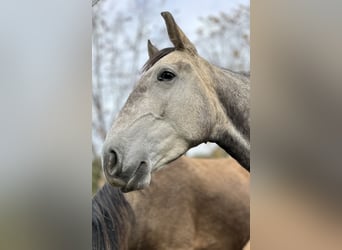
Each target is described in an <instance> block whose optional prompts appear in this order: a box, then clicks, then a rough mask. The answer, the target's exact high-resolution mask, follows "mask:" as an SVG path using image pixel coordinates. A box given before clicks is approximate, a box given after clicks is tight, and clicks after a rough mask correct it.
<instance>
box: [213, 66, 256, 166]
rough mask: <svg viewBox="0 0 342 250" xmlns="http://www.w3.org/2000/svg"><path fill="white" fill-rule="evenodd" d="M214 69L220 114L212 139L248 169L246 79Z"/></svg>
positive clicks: (247, 100)
mask: <svg viewBox="0 0 342 250" xmlns="http://www.w3.org/2000/svg"><path fill="white" fill-rule="evenodd" d="M215 71H216V72H215V76H216V77H215V78H214V86H215V91H216V93H217V96H218V99H219V102H220V106H221V107H222V110H223V111H222V112H223V116H224V119H222V120H223V121H222V123H221V124H218V129H217V131H218V132H217V135H216V142H217V144H219V145H220V146H221V147H222V148H223V149H224V150H225V151H226V152H227V153H229V154H230V155H231V156H232V157H233V158H235V160H237V161H238V162H239V163H240V164H241V165H242V166H243V167H244V168H246V169H247V170H248V171H249V168H250V163H249V160H250V156H249V154H250V133H249V121H250V116H249V95H250V94H249V93H250V84H249V78H247V77H246V76H244V75H241V74H239V73H235V72H231V71H227V70H223V69H220V68H215Z"/></svg>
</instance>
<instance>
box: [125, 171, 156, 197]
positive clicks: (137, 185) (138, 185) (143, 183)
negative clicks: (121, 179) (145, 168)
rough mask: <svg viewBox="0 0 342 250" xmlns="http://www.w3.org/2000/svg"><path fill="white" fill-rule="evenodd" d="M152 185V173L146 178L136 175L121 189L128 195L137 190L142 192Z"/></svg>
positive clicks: (146, 175)
mask: <svg viewBox="0 0 342 250" xmlns="http://www.w3.org/2000/svg"><path fill="white" fill-rule="evenodd" d="M150 183H151V173H146V174H145V175H144V176H141V175H140V176H139V175H135V176H133V177H132V178H131V179H130V180H129V181H128V183H127V185H125V186H124V187H121V191H122V192H124V193H128V192H131V191H135V190H140V189H144V188H146V187H148V186H149V185H150Z"/></svg>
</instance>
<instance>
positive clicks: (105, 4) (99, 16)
mask: <svg viewBox="0 0 342 250" xmlns="http://www.w3.org/2000/svg"><path fill="white" fill-rule="evenodd" d="M165 10H167V11H170V12H171V13H172V14H173V16H174V18H175V20H176V22H177V23H178V25H179V26H180V27H181V28H182V29H183V31H184V32H185V34H186V35H187V36H188V37H189V39H190V40H191V41H192V42H193V43H194V44H195V46H196V48H197V49H198V52H199V54H200V55H201V56H203V57H204V58H206V59H207V60H208V61H209V62H211V63H213V64H215V65H218V66H221V67H224V68H229V69H232V70H235V71H249V70H250V8H249V1H248V0H247V1H246V0H234V1H204V0H200V1H196V4H194V3H193V2H191V1H179V0H176V1H170V0H169V1H167V0H154V1H147V0H128V1H114V0H100V1H99V2H98V3H97V4H96V5H95V6H94V8H93V19H92V25H93V35H92V64H93V72H92V73H93V74H92V82H93V87H92V91H93V92H92V100H93V102H92V152H93V164H92V165H93V192H94V191H96V190H97V188H98V187H99V186H101V185H102V184H103V176H102V170H101V159H100V156H101V148H102V144H103V141H104V139H105V136H106V133H107V131H108V129H109V128H110V126H111V123H112V121H113V119H115V117H116V115H117V114H118V112H119V110H120V109H121V108H122V106H123V104H124V103H125V101H126V99H127V97H128V95H129V93H130V92H131V91H132V89H133V86H134V84H135V83H136V81H137V80H138V79H139V75H140V70H141V68H142V66H143V65H144V63H145V62H146V61H147V59H148V54H147V39H150V40H151V41H152V43H153V44H154V45H155V46H157V47H158V48H159V49H163V48H165V47H170V46H172V45H171V42H170V41H169V39H168V36H167V32H166V28H165V24H164V20H163V19H162V17H161V15H160V13H161V12H162V11H165ZM187 155H189V156H192V157H225V156H226V154H225V152H224V151H223V150H221V149H220V148H219V147H218V146H217V145H216V144H202V145H199V146H198V147H196V148H194V149H191V150H189V152H187Z"/></svg>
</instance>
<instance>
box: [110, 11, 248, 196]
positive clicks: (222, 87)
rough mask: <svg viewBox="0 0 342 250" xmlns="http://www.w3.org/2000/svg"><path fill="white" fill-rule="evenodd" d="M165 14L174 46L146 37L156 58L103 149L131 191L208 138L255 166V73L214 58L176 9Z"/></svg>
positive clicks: (117, 182) (117, 179) (117, 180)
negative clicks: (201, 49) (188, 32)
mask: <svg viewBox="0 0 342 250" xmlns="http://www.w3.org/2000/svg"><path fill="white" fill-rule="evenodd" d="M161 15H162V16H163V18H164V20H165V23H166V27H167V31H168V35H169V38H170V40H171V42H172V43H173V45H174V47H173V48H166V49H162V50H158V49H157V48H156V47H154V46H153V45H152V44H151V43H150V42H149V43H148V52H149V55H150V59H149V60H148V61H147V63H146V64H145V66H144V69H143V73H142V76H141V79H140V80H139V82H138V84H137V85H136V87H135V89H134V90H133V92H132V93H131V94H130V96H129V98H128V100H127V102H126V104H125V106H124V107H123V109H122V110H121V111H120V113H119V115H118V117H117V118H116V120H115V121H114V123H113V125H112V128H111V130H110V131H109V133H108V134H107V138H106V141H105V144H104V147H103V168H104V173H105V176H106V179H107V181H108V182H109V183H111V184H112V185H114V186H119V187H122V190H123V191H126V192H127V191H131V190H136V189H142V188H144V187H146V186H148V185H149V184H150V181H151V172H153V171H155V170H157V169H159V168H162V167H163V166H165V165H166V164H167V163H169V162H171V161H173V160H175V159H177V158H178V157H180V156H181V155H183V154H184V153H185V152H186V151H187V150H188V149H189V148H191V147H194V146H196V145H198V144H200V143H202V142H208V141H210V142H216V143H217V144H219V145H220V146H221V147H222V148H223V149H224V150H225V151H226V152H227V153H229V154H230V155H231V156H232V157H234V158H235V159H236V160H237V161H238V162H239V163H240V164H241V165H242V166H243V167H244V168H246V169H247V170H249V152H250V136H249V123H250V118H249V117H250V115H249V113H250V112H249V95H250V83H249V76H248V75H246V74H242V73H236V72H233V71H230V70H226V69H222V68H219V67H217V66H214V65H211V64H210V63H208V62H207V61H206V60H205V59H203V58H202V57H200V56H199V55H198V53H197V50H196V48H195V46H194V45H193V44H192V43H191V42H190V41H189V39H188V38H187V37H186V36H185V34H184V33H183V31H182V30H181V29H180V28H179V27H178V25H177V24H176V22H175V21H174V19H173V17H172V15H171V14H170V13H169V12H163V13H161Z"/></svg>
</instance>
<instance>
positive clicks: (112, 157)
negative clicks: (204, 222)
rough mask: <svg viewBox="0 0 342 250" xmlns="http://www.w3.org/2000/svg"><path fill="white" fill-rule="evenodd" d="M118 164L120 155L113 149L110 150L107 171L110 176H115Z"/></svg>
mask: <svg viewBox="0 0 342 250" xmlns="http://www.w3.org/2000/svg"><path fill="white" fill-rule="evenodd" d="M117 162H118V155H117V154H116V152H115V151H114V150H113V149H110V150H109V152H108V162H107V170H108V173H109V174H110V175H114V174H115V170H116V164H117Z"/></svg>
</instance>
